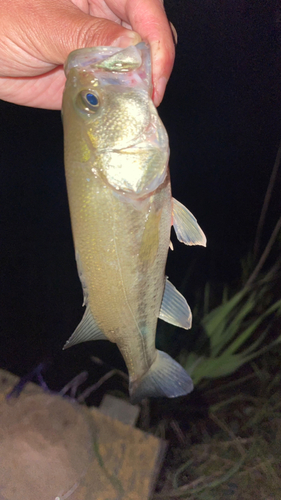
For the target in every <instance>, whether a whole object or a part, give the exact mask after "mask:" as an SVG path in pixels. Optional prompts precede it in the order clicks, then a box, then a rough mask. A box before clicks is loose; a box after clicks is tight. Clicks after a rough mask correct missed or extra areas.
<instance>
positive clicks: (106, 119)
mask: <svg viewBox="0 0 281 500" xmlns="http://www.w3.org/2000/svg"><path fill="white" fill-rule="evenodd" d="M65 69H66V75H67V81H66V87H65V92H64V97H63V124H64V143H65V170H66V180H67V189H68V197H69V206H70V213H71V223H72V230H73V238H74V246H75V252H76V261H77V267H78V273H79V277H80V280H81V283H82V287H83V292H84V304H85V305H86V311H85V314H84V317H83V319H82V321H81V323H80V324H79V325H78V327H77V328H76V330H75V332H74V333H73V335H72V336H71V338H70V339H69V341H68V342H67V344H66V347H69V346H71V345H73V344H75V343H78V342H83V341H85V340H94V339H101V338H107V339H108V340H110V341H112V342H116V343H117V345H118V347H119V349H120V351H121V353H122V355H123V357H124V360H125V362H126V365H127V368H128V371H129V377H130V387H129V390H130V396H131V400H132V402H137V401H139V400H141V399H142V398H143V397H148V396H168V397H176V396H179V395H183V394H187V393H188V392H190V391H191V390H192V388H193V384H192V381H191V378H190V377H189V375H188V374H187V373H186V372H185V370H184V369H183V368H182V367H181V366H180V365H179V364H178V363H177V362H176V361H174V360H173V359H172V358H171V357H170V356H168V355H167V354H166V353H162V352H161V351H157V350H156V348H155V332H156V325H157V320H158V317H159V316H160V318H162V319H164V320H166V321H169V322H171V323H173V324H177V325H180V326H183V327H184V328H190V326H191V312H190V309H189V306H188V305H187V303H186V301H185V299H184V298H183V297H182V296H181V295H180V294H179V292H177V291H176V289H175V288H174V287H173V285H171V284H170V283H169V282H166V278H165V264H166V259H167V253H168V248H169V242H170V228H171V223H172V222H173V224H174V227H175V230H176V233H177V234H178V236H179V239H180V240H181V241H183V242H185V243H186V244H202V245H205V244H206V240H205V237H204V234H203V232H202V230H201V229H200V228H199V226H198V224H197V222H196V219H195V218H194V217H193V216H192V214H190V212H188V211H187V209H185V207H183V206H182V205H181V204H180V203H179V202H176V201H175V200H174V201H173V200H172V197H171V187H170V178H169V172H168V158H169V146H168V137H167V134H166V131H165V128H164V126H163V124H162V122H161V120H160V118H159V116H158V113H157V111H156V108H155V107H154V105H153V103H152V100H151V91H152V89H151V69H150V52H149V48H148V47H147V46H146V45H145V44H143V43H142V44H139V45H138V46H136V47H129V48H128V49H118V48H113V47H107V48H106V47H99V48H94V49H80V50H77V51H74V52H73V53H71V54H70V56H69V58H68V61H67V64H66V68H65ZM164 288H165V293H164ZM163 294H164V297H163ZM161 304H162V306H161Z"/></svg>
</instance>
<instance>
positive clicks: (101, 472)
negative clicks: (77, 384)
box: [0, 370, 166, 500]
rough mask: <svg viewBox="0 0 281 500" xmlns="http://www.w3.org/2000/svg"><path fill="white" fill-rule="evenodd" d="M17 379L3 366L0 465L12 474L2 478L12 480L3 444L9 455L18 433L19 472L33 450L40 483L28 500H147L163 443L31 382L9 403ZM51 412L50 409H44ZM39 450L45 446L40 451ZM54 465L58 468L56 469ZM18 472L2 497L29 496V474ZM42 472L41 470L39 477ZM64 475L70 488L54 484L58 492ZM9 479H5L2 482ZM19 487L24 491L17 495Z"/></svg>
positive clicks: (0, 376) (0, 375) (7, 499)
mask: <svg viewBox="0 0 281 500" xmlns="http://www.w3.org/2000/svg"><path fill="white" fill-rule="evenodd" d="M18 380H19V379H18V377H15V376H14V375H12V374H10V373H8V372H5V371H3V370H0V429H2V445H1V442H0V469H1V466H4V465H5V467H6V468H7V471H8V472H7V473H6V474H5V475H4V476H3V475H2V477H5V478H8V477H9V470H8V469H9V463H8V462H9V460H8V455H7V453H5V456H3V453H2V456H1V450H3V451H4V450H5V446H4V445H3V443H6V449H7V450H9V453H8V454H9V455H11V451H10V450H12V449H13V448H12V447H11V446H10V445H9V443H8V441H7V439H8V438H9V437H11V438H12V436H14V437H15V436H16V441H15V439H14V445H15V443H16V446H17V455H16V460H17V465H16V466H15V465H14V467H15V470H19V469H20V468H22V467H23V464H24V463H25V462H24V460H26V456H27V450H29V451H30V450H31V452H32V453H31V452H30V455H28V457H29V458H28V461H27V467H28V471H29V473H30V470H33V469H32V460H33V459H34V457H35V456H36V463H35V468H34V470H35V475H36V480H37V482H35V481H34V484H33V487H32V488H31V489H30V492H29V493H28V495H27V494H26V496H28V500H38V498H40V500H45V499H46V500H49V499H50V498H53V499H54V500H66V498H67V499H68V500H148V499H149V498H150V497H151V494H152V491H153V489H154V485H155V480H156V478H157V475H158V471H159V466H160V464H161V462H162V458H163V455H164V451H165V447H166V444H165V443H164V442H163V441H161V440H159V439H157V438H155V437H154V436H151V435H149V434H147V433H144V432H142V431H141V430H139V429H135V428H133V427H131V426H130V425H125V424H124V423H122V422H120V421H118V420H116V419H112V418H110V417H109V416H106V415H104V414H103V413H101V412H100V411H99V410H98V409H96V408H91V409H90V410H88V409H85V408H84V407H83V408H82V407H81V406H79V405H77V404H74V403H73V402H71V401H69V400H68V399H67V398H61V397H58V396H57V395H50V394H49V393H45V392H43V391H42V390H41V389H40V388H39V387H38V386H36V385H35V384H32V383H29V384H27V385H26V387H25V388H24V391H23V393H22V394H21V396H20V397H19V398H13V400H10V401H9V403H7V402H6V399H5V395H6V394H7V393H8V392H9V391H10V390H11V388H12V387H13V386H14V385H15V384H16V383H17V382H18ZM52 405H53V406H52ZM51 410H52V411H51ZM28 411H29V413H30V416H28ZM48 411H49V412H50V411H51V413H50V414H48V413H46V412H48ZM9 412H10V413H9ZM16 412H17V414H16ZM9 415H10V416H9ZM17 415H19V416H20V418H18V416H17ZM21 416H22V421H23V422H22V423H21ZM1 419H2V420H1ZM4 420H5V425H4V424H3V422H4ZM13 422H14V423H13ZM15 422H16V424H15ZM21 425H22V426H23V427H21ZM9 426H10V427H11V429H10V430H9ZM71 426H72V427H71ZM29 427H30V428H29ZM4 429H5V432H4ZM56 432H57V434H56ZM36 433H37V434H36ZM38 433H40V435H38ZM64 434H65V436H64ZM30 436H31V437H30ZM70 436H71V437H70ZM28 439H32V441H28ZM0 440H1V432H0ZM34 443H35V444H34ZM38 443H40V446H39V444H38ZM79 446H80V449H79ZM35 448H36V450H35ZM87 448H88V449H87ZM38 450H41V451H40V452H39V454H38ZM85 450H86V451H85ZM35 451H36V453H37V454H35ZM21 453H23V455H22V456H21ZM52 453H55V456H54V458H53V459H52V458H50V457H52ZM1 460H2V463H1ZM10 460H13V462H11V463H13V464H15V457H13V456H12V458H11V457H10ZM41 460H42V461H43V462H42V463H43V464H44V460H45V466H44V467H43V466H42V468H40V464H41ZM85 464H86V466H85ZM82 465H83V466H82ZM52 467H55V468H53V472H52ZM59 467H61V469H59ZM40 471H41V472H40ZM60 471H61V472H60ZM20 472H21V473H20V474H19V475H18V476H17V475H16V474H14V475H13V477H12V481H13V487H14V493H13V494H12V496H10V497H8V496H7V493H6V492H7V491H8V492H9V491H11V488H10V490H9V489H7V488H6V485H5V484H0V500H17V498H19V499H21V500H22V498H25V496H24V495H23V491H24V490H23V488H26V487H27V484H28V483H26V484H23V481H24V478H23V476H25V474H24V471H23V470H21V471H20ZM40 473H42V474H43V477H42V478H41V479H40ZM47 474H50V477H47ZM52 474H53V476H52ZM0 477H1V474H0ZM64 477H65V478H66V479H65V483H64V484H65V485H67V487H65V489H63V488H62V487H61V486H56V487H57V490H56V493H55V495H54V493H53V489H52V488H54V485H55V484H58V485H60V482H61V481H62V478H64ZM69 477H71V478H72V479H71V480H72V483H70V482H69ZM5 480H6V479H2V482H5ZM17 481H18V483H19V484H18V485H17ZM56 481H57V483H56ZM67 481H68V482H67ZM15 485H16V486H18V491H19V492H21V493H19V494H18V495H19V496H18V497H17V496H16V494H15ZM37 485H38V488H39V487H40V485H43V486H44V485H45V486H44V487H42V491H40V496H38V495H39V493H38V491H37V490H36V491H35V487H37ZM46 485H49V486H46ZM5 488H6V489H5ZM48 490H49V491H48ZM5 495H6V496H5ZM10 495H11V493H10Z"/></svg>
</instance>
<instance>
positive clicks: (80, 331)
mask: <svg viewBox="0 0 281 500" xmlns="http://www.w3.org/2000/svg"><path fill="white" fill-rule="evenodd" d="M88 340H108V339H107V338H106V336H105V335H104V333H102V332H101V330H100V329H99V327H98V325H97V324H96V321H95V319H94V317H93V315H92V313H91V309H90V307H89V306H87V307H86V311H85V313H84V316H83V318H82V319H81V321H80V323H79V325H78V326H77V328H76V329H75V330H74V332H73V334H72V335H71V337H70V338H69V340H68V341H67V342H66V343H65V345H64V346H63V349H67V348H68V347H71V346H73V345H75V344H79V343H80V342H87V341H88Z"/></svg>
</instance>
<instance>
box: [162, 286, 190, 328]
mask: <svg viewBox="0 0 281 500" xmlns="http://www.w3.org/2000/svg"><path fill="white" fill-rule="evenodd" d="M159 318H160V319H162V320H163V321H166V322H167V323H171V324H172V325H175V326H179V327H181V328H185V329H186V330H188V329H189V328H191V322H192V313H191V310H190V307H189V305H188V303H187V302H186V300H185V298H184V297H183V295H182V294H181V293H180V292H179V291H178V290H177V289H176V287H175V286H174V285H172V283H170V281H168V279H166V285H165V289H164V294H163V299H162V304H161V308H160V313H159Z"/></svg>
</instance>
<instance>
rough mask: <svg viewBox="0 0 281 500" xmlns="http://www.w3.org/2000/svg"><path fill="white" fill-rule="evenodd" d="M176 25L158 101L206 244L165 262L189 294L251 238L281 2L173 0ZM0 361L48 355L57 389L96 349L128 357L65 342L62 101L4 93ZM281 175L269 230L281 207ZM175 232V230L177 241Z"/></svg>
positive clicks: (71, 305) (73, 301)
mask: <svg viewBox="0 0 281 500" xmlns="http://www.w3.org/2000/svg"><path fill="white" fill-rule="evenodd" d="M165 5H166V10H167V14H168V17H169V19H170V20H171V21H172V22H173V24H174V26H175V27H176V29H177V32H178V38H179V43H178V47H177V57H176V63H175V67H174V71H173V74H172V77H171V80H170V83H169V85H168V88H167V91H166V94H165V98H164V101H163V103H162V105H161V106H160V109H159V112H160V115H161V117H162V119H163V122H164V124H165V126H166V128H167V131H168V134H169V137H170V147H171V160H170V169H171V178H172V187H173V194H174V196H175V197H176V198H177V199H179V200H180V201H181V202H183V203H184V204H186V206H187V207H188V208H189V209H190V210H191V211H192V212H193V213H194V215H195V216H196V217H197V219H198V221H199V223H200V225H201V226H202V228H203V230H204V231H205V233H206V235H207V238H208V248H207V249H206V250H205V249H202V248H187V247H185V246H184V245H180V244H177V243H175V251H174V252H173V253H171V252H170V254H169V260H168V267H167V274H168V275H169V277H170V279H171V281H172V282H173V283H174V284H175V285H176V286H177V287H179V286H180V284H181V282H182V279H183V276H184V275H185V274H186V272H188V269H189V266H190V263H192V271H190V279H189V281H188V290H187V292H186V293H185V295H186V297H187V299H188V301H189V303H190V304H191V306H193V307H194V302H195V290H198V289H200V287H201V288H202V287H203V285H204V283H205V282H206V281H207V280H209V281H211V282H212V283H217V284H220V283H228V284H229V285H230V286H232V285H235V283H236V281H237V279H238V277H239V276H240V274H241V268H240V260H241V258H242V257H243V256H245V255H246V254H247V252H248V251H249V250H250V249H251V247H252V245H253V239H254V235H255V231H256V226H257V221H258V217H259V213H260V209H261V206H262V201H263V197H264V194H265V190H266V187H267V184H268V180H269V176H270V173H271V169H272V166H273V163H274V159H275V156H276V152H277V148H278V144H279V141H280V139H281V76H280V69H281V67H280V44H281V8H280V4H279V2H277V1H266V0H263V1H256V2H251V1H247V0H235V1H234V0H225V1H223V0H221V1H219V0H217V1H207V0H202V1H201V2H198V0H181V1H172V0H169V1H166V3H165ZM0 167H1V168H0V201H1V205H0V207H1V216H0V221H1V226H0V235H1V253H0V255H1V257H0V258H1V266H0V273H1V276H0V307H1V322H0V328H1V333H0V366H1V367H3V368H7V369H8V370H10V371H12V372H14V373H17V374H19V375H25V374H26V373H28V372H29V371H30V370H32V368H33V367H34V366H35V365H36V364H38V363H39V362H41V361H43V362H46V361H47V360H49V361H50V362H51V365H50V367H49V368H48V374H47V378H49V380H50V383H51V385H52V387H53V388H56V389H58V388H60V387H62V386H63V385H64V383H66V382H67V381H68V380H69V379H70V378H71V377H72V376H74V375H76V374H77V373H79V371H81V370H83V369H85V368H88V369H90V371H93V370H94V371H95V373H96V375H97V376H99V374H100V372H99V370H100V369H99V368H97V367H94V368H93V366H94V365H92V364H91V362H90V355H91V354H92V355H95V356H100V357H101V358H103V359H104V360H105V361H107V362H108V363H109V364H111V365H113V366H118V367H123V364H122V363H123V362H122V359H121V357H120V355H119V353H118V351H117V349H116V348H115V346H113V345H111V344H109V343H105V342H97V343H88V344H84V345H79V346H75V347H74V348H72V349H70V350H68V351H62V350H61V349H62V346H63V344H64V342H65V341H66V340H67V338H68V337H69V336H70V334H71V333H72V331H73V330H74V328H75V327H76V325H77V323H78V322H79V321H80V319H81V316H82V307H81V305H82V292H81V286H80V282H79V280H78V277H77V271H76V264H75V259H74V252H73V246H72V236H71V229H70V221H69V213H68V205H67V196H66V188H65V180H64V170H63V135H62V124H61V118H60V113H59V112H56V111H45V110H38V109H29V108H24V107H20V106H16V105H12V104H9V103H5V102H0ZM280 187H281V178H280V175H279V177H278V180H277V183H276V185H275V190H274V196H273V199H272V203H271V206H270V210H269V213H268V216H267V219H266V226H265V229H264V235H263V242H264V243H265V242H266V239H267V238H268V236H269V235H270V233H271V231H272V229H273V227H274V225H275V222H276V220H277V217H278V216H279V215H280V205H281V201H280ZM173 241H175V239H174V240H173Z"/></svg>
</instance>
